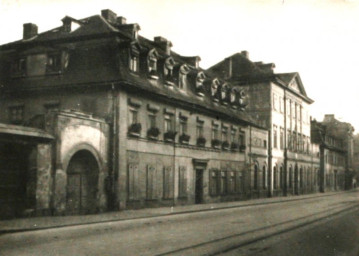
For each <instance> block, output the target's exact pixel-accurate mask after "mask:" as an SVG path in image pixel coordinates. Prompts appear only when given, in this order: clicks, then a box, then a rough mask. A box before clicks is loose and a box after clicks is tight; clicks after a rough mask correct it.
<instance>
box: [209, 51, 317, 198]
mask: <svg viewBox="0 0 359 256" xmlns="http://www.w3.org/2000/svg"><path fill="white" fill-rule="evenodd" d="M274 67H275V65H274V64H272V63H270V64H263V63H262V62H252V61H251V60H250V59H249V54H248V52H246V51H243V52H241V53H237V54H234V55H232V56H230V57H228V58H226V59H224V60H223V61H221V62H219V63H218V64H216V65H214V66H213V67H211V68H209V70H208V72H210V73H211V74H220V75H222V76H223V77H225V78H226V81H228V82H230V83H231V84H234V85H235V86H237V87H238V88H242V89H245V90H246V91H247V92H248V98H249V104H248V106H247V111H248V112H249V113H250V114H251V116H252V117H253V118H255V119H256V120H258V122H260V123H261V124H262V125H263V126H265V127H266V128H267V129H268V130H269V136H268V139H267V141H266V144H267V146H268V155H269V157H268V170H267V173H266V174H265V176H266V177H267V178H266V179H264V180H263V182H264V183H265V185H264V186H262V189H263V190H265V192H267V193H268V195H270V196H271V195H287V194H303V193H309V192H315V191H317V189H318V187H317V184H318V183H317V173H318V169H319V155H318V146H317V145H313V144H312V143H311V132H310V114H309V106H310V104H312V103H313V100H311V99H310V98H309V97H308V96H307V94H306V92H305V89H304V86H303V83H302V81H301V79H300V76H299V74H298V73H284V74H276V73H274Z"/></svg>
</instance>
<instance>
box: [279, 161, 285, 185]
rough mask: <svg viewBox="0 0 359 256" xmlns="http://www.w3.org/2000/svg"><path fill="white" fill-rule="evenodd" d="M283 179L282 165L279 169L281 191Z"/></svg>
mask: <svg viewBox="0 0 359 256" xmlns="http://www.w3.org/2000/svg"><path fill="white" fill-rule="evenodd" d="M283 179H284V175H283V165H281V166H280V169H279V187H280V188H281V189H283Z"/></svg>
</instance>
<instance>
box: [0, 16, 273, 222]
mask: <svg viewBox="0 0 359 256" xmlns="http://www.w3.org/2000/svg"><path fill="white" fill-rule="evenodd" d="M62 22H63V25H62V26H60V27H57V28H54V29H51V30H49V31H46V32H44V33H40V34H39V33H38V31H37V30H38V29H37V26H36V25H35V24H31V23H29V24H24V33H23V39H21V40H19V41H16V42H12V43H9V44H5V45H2V46H0V84H1V88H0V97H1V100H0V122H1V125H0V151H1V152H0V156H1V158H0V174H1V179H0V194H1V198H0V200H1V206H2V207H1V210H0V215H1V216H2V217H10V216H22V215H23V214H24V212H27V213H32V214H34V215H44V214H54V215H61V214H86V213H95V212H101V211H106V210H109V209H128V208H140V207H152V206H161V205H170V206H172V205H180V204H194V203H208V202H219V201H230V200H241V199H248V198H252V197H258V196H259V195H258V194H256V193H254V192H253V191H256V190H257V189H258V186H259V180H260V179H261V178H260V177H261V176H260V172H261V170H262V168H267V164H268V163H267V159H268V155H267V144H266V143H265V142H266V140H267V138H268V132H267V130H266V129H265V128H264V127H263V126H261V125H259V124H258V123H257V122H256V121H255V120H253V119H252V118H251V116H250V115H248V114H247V112H246V110H245V108H246V105H247V101H248V98H247V97H246V94H245V92H244V91H243V90H241V89H239V88H237V87H235V86H233V85H232V84H231V83H227V82H226V81H225V80H224V79H223V78H222V77H221V76H211V75H209V74H208V73H207V72H206V71H204V70H202V69H201V68H200V67H199V61H200V58H199V57H197V56H195V57H184V56H181V55H179V54H177V53H175V52H173V51H172V50H171V46H172V43H171V42H170V41H168V40H166V39H165V38H163V37H155V38H154V40H153V41H152V40H148V39H146V38H143V37H141V36H140V35H138V31H139V29H140V27H139V25H138V24H126V19H125V18H123V17H117V15H116V14H115V13H114V12H112V11H110V10H103V11H102V14H101V16H99V15H95V16H91V17H88V18H84V19H80V20H78V19H75V18H72V17H68V16H66V17H65V18H63V19H62ZM253 141H255V143H252V142H253ZM264 196H265V195H264Z"/></svg>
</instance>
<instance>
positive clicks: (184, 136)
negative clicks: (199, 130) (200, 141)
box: [179, 113, 191, 144]
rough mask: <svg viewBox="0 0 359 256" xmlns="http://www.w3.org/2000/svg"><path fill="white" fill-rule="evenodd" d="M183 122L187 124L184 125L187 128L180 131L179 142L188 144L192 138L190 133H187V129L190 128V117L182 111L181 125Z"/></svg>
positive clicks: (180, 116) (180, 115)
mask: <svg viewBox="0 0 359 256" xmlns="http://www.w3.org/2000/svg"><path fill="white" fill-rule="evenodd" d="M182 124H185V126H184V127H186V130H185V131H181V130H180V131H179V133H180V134H179V143H181V144H188V143H189V140H190V138H191V136H190V135H188V133H187V129H188V117H187V116H184V115H182V114H181V113H180V114H179V125H180V127H181V125H182Z"/></svg>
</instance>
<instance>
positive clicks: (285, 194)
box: [282, 92, 288, 196]
mask: <svg viewBox="0 0 359 256" xmlns="http://www.w3.org/2000/svg"><path fill="white" fill-rule="evenodd" d="M287 118H288V116H287V97H286V94H285V92H284V133H283V136H284V138H283V139H284V141H283V144H284V145H283V146H284V152H283V153H284V166H283V168H284V170H283V177H282V179H283V181H282V182H283V195H284V196H287V195H288V186H287V185H288V184H287V181H288V177H287V174H288V148H287V146H288V144H287Z"/></svg>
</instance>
